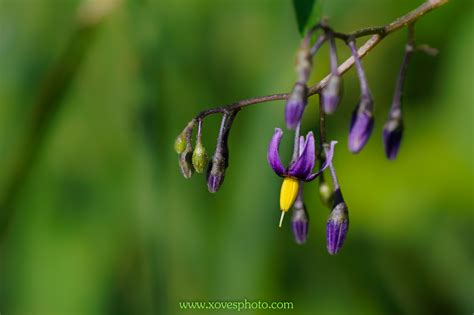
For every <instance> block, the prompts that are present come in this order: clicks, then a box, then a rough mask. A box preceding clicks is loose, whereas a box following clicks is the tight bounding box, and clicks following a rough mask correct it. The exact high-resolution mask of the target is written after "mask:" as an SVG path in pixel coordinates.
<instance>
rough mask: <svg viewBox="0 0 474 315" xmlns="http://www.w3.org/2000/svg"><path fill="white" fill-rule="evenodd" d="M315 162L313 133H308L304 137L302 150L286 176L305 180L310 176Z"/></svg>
mask: <svg viewBox="0 0 474 315" xmlns="http://www.w3.org/2000/svg"><path fill="white" fill-rule="evenodd" d="M315 160H316V154H315V150H314V136H313V132H311V131H310V132H308V135H307V136H306V142H305V144H304V147H303V150H302V151H301V152H300V156H299V157H298V159H297V160H296V162H295V163H293V164H291V165H290V168H289V170H288V174H289V175H290V176H293V177H296V178H299V179H305V178H306V177H308V175H309V174H311V171H312V170H313V167H314V163H315Z"/></svg>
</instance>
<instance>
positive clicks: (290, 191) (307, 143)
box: [268, 128, 337, 227]
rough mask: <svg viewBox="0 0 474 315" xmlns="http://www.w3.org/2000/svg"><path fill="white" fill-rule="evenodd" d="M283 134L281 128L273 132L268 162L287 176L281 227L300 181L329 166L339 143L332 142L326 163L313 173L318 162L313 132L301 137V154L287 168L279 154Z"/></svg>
mask: <svg viewBox="0 0 474 315" xmlns="http://www.w3.org/2000/svg"><path fill="white" fill-rule="evenodd" d="M282 136H283V131H281V129H280V128H275V133H274V134H273V137H272V140H271V141H270V146H269V147H268V163H269V164H270V166H271V167H272V168H273V170H274V171H275V173H276V174H277V175H278V176H281V177H284V178H285V179H284V180H283V183H282V185H281V190H280V209H281V211H282V214H281V217H280V224H279V226H280V227H281V224H282V221H283V217H284V215H285V213H286V212H287V211H288V210H289V209H290V208H291V206H292V205H293V203H294V202H295V199H296V196H297V195H298V191H299V188H300V181H305V182H309V181H312V180H313V179H315V178H316V177H318V176H319V175H320V174H321V173H322V172H323V171H324V170H325V169H326V168H327V167H328V166H329V163H331V161H332V156H333V153H334V145H335V144H336V143H337V141H332V142H331V148H330V149H329V150H328V151H329V152H328V154H327V156H326V161H325V163H324V165H323V166H322V167H321V169H320V170H319V171H318V172H316V173H313V168H314V164H315V162H316V152H315V148H314V136H313V133H312V132H309V133H308V135H307V136H306V139H305V137H300V138H299V140H300V141H299V143H298V147H299V150H298V151H299V154H298V155H297V157H296V158H295V159H293V161H292V162H291V163H290V165H289V166H288V167H287V168H285V167H284V166H283V164H282V163H281V160H280V155H279V154H278V148H279V146H280V141H281V137H282Z"/></svg>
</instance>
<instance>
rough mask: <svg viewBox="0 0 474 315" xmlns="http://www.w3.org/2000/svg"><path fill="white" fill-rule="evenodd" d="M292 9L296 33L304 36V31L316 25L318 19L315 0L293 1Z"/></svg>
mask: <svg viewBox="0 0 474 315" xmlns="http://www.w3.org/2000/svg"><path fill="white" fill-rule="evenodd" d="M293 8H294V9H295V13H296V20H297V23H298V31H299V32H300V34H301V36H304V34H305V33H306V31H307V30H308V29H309V28H310V27H311V26H313V25H314V24H316V23H317V22H318V20H319V18H320V14H321V13H320V11H321V10H319V6H318V4H317V0H293Z"/></svg>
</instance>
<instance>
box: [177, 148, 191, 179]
mask: <svg viewBox="0 0 474 315" xmlns="http://www.w3.org/2000/svg"><path fill="white" fill-rule="evenodd" d="M192 156H193V147H192V146H191V144H190V143H188V144H187V145H186V149H185V150H184V151H183V152H182V153H181V154H180V155H179V158H178V161H179V167H180V168H181V172H182V173H183V176H184V178H186V179H189V178H191V176H192V175H193V172H194V167H193V163H192Z"/></svg>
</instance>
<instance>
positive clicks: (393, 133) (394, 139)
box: [383, 109, 403, 160]
mask: <svg viewBox="0 0 474 315" xmlns="http://www.w3.org/2000/svg"><path fill="white" fill-rule="evenodd" d="M402 135H403V120H402V117H401V110H400V109H396V110H394V111H393V112H392V113H391V115H390V117H389V119H388V120H387V122H386V123H385V126H384V127H383V143H384V146H385V154H386V156H387V158H388V159H389V160H395V158H396V157H397V154H398V149H399V148H400V143H401V141H402Z"/></svg>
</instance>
